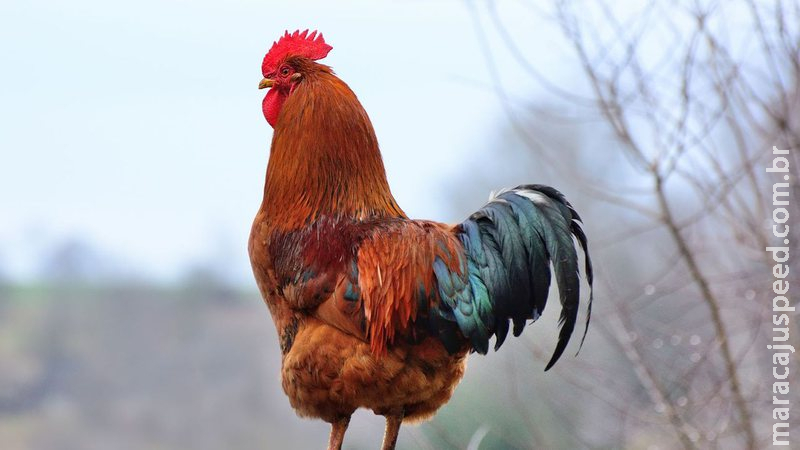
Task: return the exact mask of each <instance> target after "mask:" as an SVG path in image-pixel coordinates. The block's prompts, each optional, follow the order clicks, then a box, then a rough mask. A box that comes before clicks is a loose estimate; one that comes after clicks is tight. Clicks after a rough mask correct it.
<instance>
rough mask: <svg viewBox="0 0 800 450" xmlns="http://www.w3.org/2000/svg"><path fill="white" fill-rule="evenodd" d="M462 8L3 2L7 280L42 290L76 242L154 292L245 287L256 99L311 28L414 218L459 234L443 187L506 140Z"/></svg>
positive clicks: (525, 21) (516, 13) (519, 24)
mask: <svg viewBox="0 0 800 450" xmlns="http://www.w3.org/2000/svg"><path fill="white" fill-rule="evenodd" d="M470 4H471V3H469V2H465V1H447V0H442V1H434V2H427V1H343V2H324V1H314V2H304V3H292V2H267V1H263V0H262V1H255V0H252V1H251V0H239V1H228V2H218V1H213V2H212V1H204V0H200V1H155V0H144V1H142V2H108V1H98V0H73V1H69V2H62V1H36V0H34V1H18V0H10V1H9V0H6V1H4V2H2V3H0V55H2V58H3V70H2V71H1V72H0V98H1V99H2V101H1V102H0V123H2V125H0V154H2V162H1V163H0V267H3V270H4V271H5V272H6V276H11V277H12V278H15V279H19V280H30V279H35V278H36V277H37V276H39V275H41V273H40V272H37V270H39V269H38V268H39V266H40V260H41V258H42V257H43V255H44V254H45V253H46V252H48V251H49V249H50V248H51V247H52V245H53V244H54V243H55V242H59V241H63V240H64V239H78V240H82V241H86V242H89V243H90V244H91V245H93V246H95V247H97V248H100V249H102V250H103V252H106V253H107V254H108V255H109V256H110V257H111V258H112V259H115V260H118V261H125V264H126V265H129V266H130V271H131V273H135V274H138V275H140V276H144V277H148V278H153V279H157V280H165V281H169V280H174V279H176V278H178V277H180V276H181V274H182V273H183V271H185V270H186V268H187V267H191V266H192V265H194V264H196V263H197V262H198V261H205V260H209V259H214V258H216V259H220V258H223V259H226V260H227V261H229V263H230V266H231V272H233V273H238V274H241V280H249V278H250V272H249V263H248V261H247V255H246V240H247V235H248V233H249V229H250V225H251V221H252V217H253V216H254V214H255V212H256V209H257V208H258V205H259V203H260V201H261V195H262V189H263V182H264V172H265V168H266V163H267V158H268V155H269V142H270V139H271V136H272V129H271V128H270V127H269V126H268V124H267V123H266V121H265V120H264V118H263V116H262V113H261V99H262V98H263V95H264V92H263V91H259V90H258V89H257V84H258V81H259V80H260V79H261V74H260V64H261V60H262V58H263V55H264V53H265V52H266V51H267V50H268V48H269V46H270V45H271V44H272V42H273V41H274V40H275V39H277V38H278V37H279V36H280V35H281V34H282V33H283V31H284V30H286V29H289V30H294V29H297V28H300V29H305V28H311V29H318V30H319V31H321V32H322V33H323V34H324V36H325V38H326V40H327V42H328V43H329V44H331V45H332V46H333V50H332V51H331V53H330V54H329V56H328V57H327V58H326V59H325V60H323V61H322V62H324V63H326V64H329V65H331V66H332V67H333V68H334V70H335V71H336V73H337V74H338V75H339V76H340V77H341V78H342V79H343V80H344V81H345V82H347V83H348V84H349V85H350V86H351V88H352V89H353V90H354V91H355V92H356V94H357V95H358V96H359V98H360V99H361V101H362V103H363V105H364V107H365V108H366V110H367V112H368V113H369V115H370V117H371V119H372V122H373V124H374V126H375V128H376V132H377V135H378V138H379V141H380V144H381V148H382V152H383V157H384V162H385V164H386V169H387V173H388V177H389V181H390V184H391V186H392V190H393V193H394V195H395V197H396V198H397V199H398V201H399V203H400V204H401V206H403V208H404V209H405V211H406V212H407V213H408V214H409V215H410V216H412V217H415V218H427V219H435V220H442V221H455V220H457V219H459V218H457V217H450V216H448V214H449V211H448V209H447V208H446V202H447V198H448V192H445V191H443V185H444V184H443V181H444V180H452V179H456V180H459V179H462V178H463V181H464V182H469V176H470V175H469V173H465V172H464V170H465V167H466V166H467V164H466V163H467V162H469V161H471V160H472V159H474V158H475V157H476V155H477V156H480V155H483V156H486V155H491V152H492V151H493V150H492V141H493V135H495V134H496V133H497V130H498V128H500V126H501V124H502V114H501V105H500V102H499V100H498V97H497V95H496V94H495V92H494V90H493V86H494V85H495V81H496V80H494V79H493V78H492V75H491V72H490V71H489V70H488V67H487V64H486V60H485V58H484V53H483V52H482V50H481V49H482V47H481V41H480V35H479V34H478V33H476V27H475V22H474V21H475V20H476V18H477V20H480V21H481V22H482V23H484V24H488V21H487V16H486V13H485V10H483V9H482V8H483V7H482V6H481V5H482V2H478V3H474V5H477V6H476V7H475V11H477V13H476V14H477V15H472V14H471V13H470V6H469V5H470ZM502 5H504V6H502V7H501V8H500V14H501V16H502V17H503V18H504V21H505V22H506V24H507V26H508V27H509V29H510V30H511V31H512V32H513V33H515V35H516V36H519V38H520V39H522V40H525V41H526V42H529V43H530V46H529V47H527V49H528V51H530V52H531V53H530V54H533V55H537V61H533V63H534V64H536V65H537V67H540V68H541V69H542V71H543V72H544V73H546V74H549V76H552V77H554V78H558V77H560V76H563V73H562V69H561V68H562V67H565V66H566V62H565V58H566V56H564V55H565V54H567V53H568V52H566V51H564V52H561V51H559V49H560V48H561V47H559V45H562V44H560V43H559V42H557V40H556V39H555V36H557V35H558V33H557V31H555V29H554V28H553V29H550V31H548V28H547V27H551V26H552V24H548V23H546V21H543V20H541V18H540V17H539V16H538V15H537V14H535V13H534V12H532V11H531V10H528V9H526V7H524V6H521V5H522V4H521V3H516V2H505V3H503V4H502ZM488 39H489V41H488V42H489V45H490V46H491V47H492V48H493V49H494V50H493V57H494V58H495V61H496V63H497V66H498V67H501V68H502V71H501V72H500V73H499V76H500V77H501V78H502V79H501V80H500V81H501V82H502V83H503V85H504V87H505V88H506V89H508V90H509V91H510V92H512V93H513V94H514V95H515V96H529V97H533V96H535V95H536V93H537V87H536V86H531V85H530V83H531V80H530V78H529V77H527V76H526V75H525V74H524V73H523V72H522V71H521V70H519V68H518V65H516V64H515V63H514V62H513V60H512V59H511V57H510V56H509V54H508V53H507V52H504V51H503V49H502V44H501V43H500V41H499V40H498V38H497V36H496V34H492V33H491V30H490V32H489V36H488ZM489 157H490V156H489ZM487 194H488V193H487ZM483 200H485V199H484V198H481V199H476V207H478V206H480V203H481V202H482V201H483Z"/></svg>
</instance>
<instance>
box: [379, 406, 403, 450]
mask: <svg viewBox="0 0 800 450" xmlns="http://www.w3.org/2000/svg"><path fill="white" fill-rule="evenodd" d="M402 422H403V410H402V409H401V410H399V411H394V412H392V413H389V414H386V432H385V433H384V434H383V447H381V448H382V450H394V446H395V444H397V434H398V433H399V432H400V424H401V423H402Z"/></svg>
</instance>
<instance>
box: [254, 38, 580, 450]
mask: <svg viewBox="0 0 800 450" xmlns="http://www.w3.org/2000/svg"><path fill="white" fill-rule="evenodd" d="M329 50H330V47H329V46H327V45H326V44H325V43H324V41H322V37H321V36H316V34H315V33H312V34H311V35H310V36H308V35H307V33H302V34H299V33H295V34H293V35H289V34H288V33H287V35H286V36H284V37H283V38H282V39H281V40H280V41H279V42H278V43H276V44H275V45H274V46H273V48H272V49H271V50H270V53H268V54H267V56H266V57H265V59H264V64H263V67H262V68H263V72H264V76H265V80H264V81H262V84H261V87H271V88H272V89H271V90H270V91H269V92H268V94H267V97H266V98H265V99H264V114H265V116H266V118H267V120H268V121H269V122H270V124H272V125H273V126H274V128H275V133H274V136H273V141H272V150H271V153H270V159H269V165H268V169H267V177H266V178H267V179H266V185H265V190H264V201H263V203H262V205H261V209H260V210H259V212H258V214H257V216H256V219H255V222H254V224H253V229H252V233H251V236H250V244H249V251H250V257H251V260H252V263H253V269H254V272H255V276H256V280H257V282H258V285H259V288H260V290H261V293H262V294H263V296H264V298H265V301H266V303H267V305H268V307H269V310H270V312H271V314H272V317H273V319H274V321H275V325H276V328H277V331H278V335H279V338H280V348H281V353H282V373H281V375H282V383H283V389H284V391H285V392H286V394H287V395H288V396H289V400H290V403H291V405H292V407H294V408H295V410H296V411H297V412H298V414H299V415H301V416H308V417H317V418H321V419H323V420H325V421H327V422H330V423H331V424H332V425H333V431H332V433H331V442H330V445H331V447H333V448H338V447H340V446H341V442H342V439H343V436H344V432H345V430H346V428H347V424H348V422H349V419H350V415H351V414H352V413H353V412H354V411H355V410H356V409H358V408H367V409H371V410H373V411H374V412H375V413H376V414H381V415H385V416H386V417H387V429H386V436H385V438H384V448H393V447H394V444H395V441H396V438H397V431H398V429H399V426H400V422H401V421H403V420H406V421H414V420H421V419H425V418H428V417H430V416H431V415H433V414H434V413H435V412H436V410H437V409H438V408H439V407H441V406H442V405H443V404H444V403H446V402H447V401H448V400H449V398H450V396H451V395H452V393H453V389H454V388H455V386H456V385H457V383H458V382H459V380H460V379H461V377H462V376H463V374H464V369H465V362H466V357H467V354H468V353H469V352H470V351H477V352H480V353H486V351H487V350H488V346H489V339H490V338H491V337H492V336H496V344H495V348H497V347H499V346H500V345H501V344H502V342H503V340H504V339H505V337H506V335H507V333H508V331H509V327H510V326H512V327H513V331H514V334H515V335H518V334H519V333H520V332H522V329H523V327H524V326H525V323H526V321H527V320H535V319H537V318H538V317H539V315H540V314H541V312H542V310H543V309H544V306H545V302H546V300H547V294H548V290H549V286H550V264H551V262H552V264H553V268H554V272H555V275H556V281H557V284H558V286H559V291H560V295H561V304H562V315H561V317H562V322H563V323H562V328H561V334H560V337H559V342H558V345H557V347H556V351H555V353H554V355H553V357H552V359H551V361H550V363H549V364H548V368H549V367H550V366H551V365H552V364H553V363H555V361H556V360H557V359H558V357H559V356H560V355H561V353H562V352H563V350H564V348H565V347H566V344H567V342H568V340H569V337H570V335H571V333H572V331H573V328H574V325H575V322H576V317H577V308H578V304H579V279H578V257H577V252H576V248H575V246H574V244H573V236H575V237H576V238H577V239H578V241H579V242H580V243H581V245H582V246H583V247H584V249H585V244H586V238H585V236H584V234H583V232H582V230H581V228H580V226H579V225H578V222H577V221H578V220H579V217H578V215H577V213H576V212H575V210H574V209H572V207H571V206H570V205H569V203H568V202H567V201H566V200H565V199H564V197H563V196H562V195H561V194H560V193H558V191H556V190H555V189H552V188H549V187H546V186H536V185H532V186H521V187H518V188H516V189H512V190H508V191H504V192H502V193H500V194H499V195H498V196H497V197H495V198H494V199H493V200H492V201H490V203H488V204H487V205H485V206H484V207H483V208H482V209H481V210H480V211H478V212H477V213H475V214H473V215H472V216H471V217H470V218H469V219H467V220H466V221H465V222H463V223H461V224H459V225H456V226H450V225H445V224H441V223H436V222H429V221H419V220H410V219H408V218H407V217H406V216H405V214H404V213H403V211H402V210H401V209H400V208H399V206H397V203H396V202H395V200H394V198H393V197H392V195H391V192H390V191H389V186H388V183H387V181H386V175H385V171H384V168H383V162H382V160H381V156H380V152H379V149H378V143H377V139H376V137H375V133H374V131H373V128H372V125H371V123H370V121H369V118H368V117H367V114H366V112H365V111H364V109H363V108H362V107H361V104H360V103H359V101H358V99H357V98H356V96H355V94H353V92H352V91H351V90H350V89H349V88H348V87H347V85H346V84H344V82H342V81H341V80H339V79H338V78H337V77H336V76H335V75H334V74H333V72H332V71H331V70H330V68H328V67H327V66H323V65H321V64H318V63H316V62H314V60H316V59H320V58H322V57H324V56H325V54H327V52H328V51H329ZM586 263H587V264H586V268H587V277H588V278H589V280H590V282H591V266H590V264H589V260H588V255H587V258H586ZM509 321H510V322H511V325H510V324H509Z"/></svg>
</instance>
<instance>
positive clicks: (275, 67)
mask: <svg viewBox="0 0 800 450" xmlns="http://www.w3.org/2000/svg"><path fill="white" fill-rule="evenodd" d="M332 48H333V47H331V46H330V45H328V44H326V43H325V40H324V39H323V38H322V33H317V32H316V31H314V32H312V33H311V34H309V33H308V30H306V31H303V32H302V33H301V32H300V30H297V31H295V32H294V33H291V34H290V33H289V32H288V31H287V32H286V33H285V34H284V35H283V36H282V37H281V38H280V39H279V40H278V41H277V42H275V43H273V44H272V48H270V49H269V52H267V55H266V56H264V62H263V63H262V64H261V72H262V74H263V75H264V79H263V80H261V82H260V83H259V84H258V88H259V89H264V88H270V90H269V92H267V96H266V97H264V102H263V104H262V107H263V110H264V117H266V119H267V122H269V124H270V125H272V126H273V127H274V126H275V123H276V122H277V121H278V114H279V113H280V111H281V107H282V106H283V102H284V101H286V98H287V97H288V96H289V94H291V93H292V91H293V90H294V89H295V88H296V87H297V86H298V84H299V83H300V82H301V81H302V80H303V77H304V76H305V75H307V72H308V71H309V70H313V68H314V66H318V65H317V64H314V63H313V61H316V60H318V59H322V58H324V57H325V56H326V55H327V54H328V52H329V51H331V49H332Z"/></svg>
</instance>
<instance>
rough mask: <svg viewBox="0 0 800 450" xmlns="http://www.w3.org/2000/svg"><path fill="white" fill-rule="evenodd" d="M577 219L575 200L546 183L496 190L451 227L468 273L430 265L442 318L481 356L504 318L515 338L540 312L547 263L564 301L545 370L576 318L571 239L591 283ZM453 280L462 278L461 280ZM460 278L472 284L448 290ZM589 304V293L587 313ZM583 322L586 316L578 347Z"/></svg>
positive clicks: (501, 337) (504, 328)
mask: <svg viewBox="0 0 800 450" xmlns="http://www.w3.org/2000/svg"><path fill="white" fill-rule="evenodd" d="M579 221H580V216H578V213H577V212H576V211H575V209H574V208H573V207H572V205H570V204H569V202H567V200H566V199H565V198H564V196H563V195H562V194H561V193H560V192H558V191H557V190H555V189H553V188H551V187H549V186H542V185H525V186H519V187H517V188H515V189H511V190H507V191H502V192H500V193H499V194H498V195H497V196H496V197H494V198H493V199H492V200H491V201H490V202H489V203H488V204H487V205H485V206H484V207H483V208H481V209H480V210H479V211H478V212H476V213H475V214H473V215H472V216H470V218H469V219H467V220H466V221H464V222H463V223H462V224H461V225H459V226H458V227H457V228H456V233H457V234H458V236H459V238H460V239H461V242H462V243H463V245H464V249H465V253H466V262H465V266H466V269H467V270H466V274H465V275H462V276H460V277H459V276H455V274H454V273H453V272H450V271H449V270H445V268H444V267H443V265H441V264H440V265H439V266H438V267H437V268H436V270H435V273H436V276H437V278H438V279H439V281H440V284H439V287H440V289H439V293H440V295H441V297H442V305H441V307H442V308H444V309H445V311H442V312H441V313H442V314H440V315H441V316H442V317H444V316H450V317H453V319H454V320H455V322H456V323H457V325H458V328H459V329H460V330H461V332H462V333H463V334H464V336H466V337H467V339H469V341H470V343H471V345H472V348H473V350H475V351H477V352H479V353H486V351H487V350H488V343H489V342H488V341H489V339H490V338H491V336H492V335H494V336H496V344H495V349H498V348H499V347H500V346H501V345H502V344H503V342H504V341H505V338H506V336H507V334H508V331H509V320H510V321H511V322H513V324H514V327H513V331H514V335H515V336H518V335H519V334H520V333H521V332H522V329H523V328H524V326H525V324H526V322H527V321H528V320H534V321H535V320H536V319H538V318H539V316H540V315H541V314H542V312H543V310H544V307H545V304H546V302H547V294H548V291H549V289H550V279H551V272H550V267H551V265H552V268H553V272H554V274H555V278H556V284H557V285H558V290H559V297H560V302H561V316H560V319H559V323H560V326H561V330H560V332H559V338H558V343H557V344H556V348H555V350H554V352H553V356H552V357H551V359H550V361H549V362H548V364H547V367H546V368H545V370H548V369H550V367H552V366H553V364H555V362H556V361H558V359H559V358H560V356H561V354H562V353H563V352H564V349H565V348H566V346H567V344H568V343H569V340H570V337H571V336H572V332H573V330H574V328H575V323H576V321H577V315H578V307H579V303H580V278H579V274H578V255H577V249H576V246H575V244H574V241H573V236H574V238H575V240H577V241H578V244H579V245H580V247H581V248H582V250H583V253H584V257H585V270H586V278H587V281H588V282H589V286H590V288H591V285H592V281H593V274H592V264H591V259H590V258H589V252H588V248H587V240H586V235H585V233H584V232H583V229H582V228H581V226H580V223H579ZM454 277H456V278H462V280H461V282H458V281H456V280H454ZM462 283H463V284H465V285H469V286H471V288H467V289H464V288H461V289H453V288H454V287H455V285H456V284H462ZM465 287H466V286H465ZM456 292H458V294H456ZM591 304H592V295H591V294H590V297H589V315H591ZM588 325H589V316H587V321H586V328H585V329H584V335H583V338H582V339H581V345H582V344H583V339H585V337H586V331H587V330H588Z"/></svg>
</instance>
